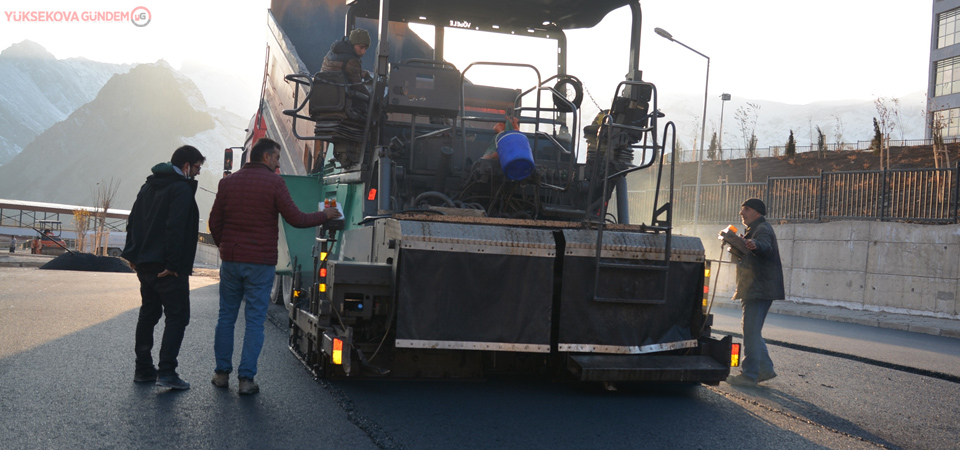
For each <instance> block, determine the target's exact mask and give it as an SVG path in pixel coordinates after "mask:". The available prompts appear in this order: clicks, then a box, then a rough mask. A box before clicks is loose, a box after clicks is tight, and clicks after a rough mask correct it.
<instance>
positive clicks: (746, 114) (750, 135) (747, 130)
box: [734, 103, 760, 183]
mask: <svg viewBox="0 0 960 450" xmlns="http://www.w3.org/2000/svg"><path fill="white" fill-rule="evenodd" d="M759 109H760V105H759V104H757V103H747V106H746V107H743V106H741V107H739V108H737V112H736V114H734V118H735V119H736V120H737V124H738V125H739V126H740V137H741V138H742V139H743V148H745V149H747V155H746V173H745V176H744V178H745V180H746V181H747V182H748V183H749V182H752V181H753V156H754V152H755V151H756V148H757V137H756V130H757V116H758V114H757V111H758V110H759Z"/></svg>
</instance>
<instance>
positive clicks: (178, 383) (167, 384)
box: [157, 374, 190, 390]
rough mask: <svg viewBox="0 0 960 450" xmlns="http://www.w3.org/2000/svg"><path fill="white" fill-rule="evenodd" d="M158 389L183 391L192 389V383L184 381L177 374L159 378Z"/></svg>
mask: <svg viewBox="0 0 960 450" xmlns="http://www.w3.org/2000/svg"><path fill="white" fill-rule="evenodd" d="M157 387H164V388H170V389H179V390H183V389H190V383H187V382H186V381H183V380H182V379H181V378H180V375H177V374H172V375H160V376H157Z"/></svg>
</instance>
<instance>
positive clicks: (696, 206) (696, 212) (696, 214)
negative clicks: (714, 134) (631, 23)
mask: <svg viewBox="0 0 960 450" xmlns="http://www.w3.org/2000/svg"><path fill="white" fill-rule="evenodd" d="M653 31H654V32H655V33H657V34H658V35H660V37H662V38H664V39H667V40H669V41H671V42H676V43H678V44H680V45H682V46H683V47H684V48H686V49H687V50H690V51H692V52H694V53H696V54H698V55H700V56H702V57H704V58H707V81H706V83H704V87H703V116H701V118H700V123H701V125H700V152H699V154H698V155H697V193H696V195H695V196H694V203H693V223H694V224H698V223H700V178H701V176H702V174H703V140H704V138H705V137H706V135H707V92H708V91H709V90H710V57H709V56H707V55H704V54H703V53H700V52H698V51H696V50H694V49H693V48H691V47H690V46H689V45H687V44H684V43H683V42H680V41H678V40H676V39H674V38H673V35H672V34H670V33H669V32H668V31H667V30H664V29H663V28H654V29H653Z"/></svg>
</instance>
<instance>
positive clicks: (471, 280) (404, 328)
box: [397, 249, 554, 351]
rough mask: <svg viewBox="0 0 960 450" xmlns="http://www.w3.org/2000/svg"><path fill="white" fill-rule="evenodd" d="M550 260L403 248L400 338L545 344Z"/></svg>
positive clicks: (547, 332)
mask: <svg viewBox="0 0 960 450" xmlns="http://www.w3.org/2000/svg"><path fill="white" fill-rule="evenodd" d="M553 263H554V261H553V258H544V257H532V256H515V255H498V254H481V253H465V252H451V251H428V250H416V249H404V250H402V251H401V252H400V264H399V267H398V276H397V278H398V296H399V298H398V300H397V303H398V313H397V339H410V340H419V341H446V342H485V343H509V344H534V345H543V346H548V345H549V344H550V314H551V298H552V296H553ZM520 351H522V350H520Z"/></svg>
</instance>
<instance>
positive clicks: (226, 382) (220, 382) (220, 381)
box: [210, 372, 230, 388]
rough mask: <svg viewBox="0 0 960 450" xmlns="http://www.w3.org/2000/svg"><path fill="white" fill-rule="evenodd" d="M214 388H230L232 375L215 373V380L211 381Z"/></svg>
mask: <svg viewBox="0 0 960 450" xmlns="http://www.w3.org/2000/svg"><path fill="white" fill-rule="evenodd" d="M210 382H211V383H213V385H214V386H216V387H218V388H225V387H229V386H230V373H228V372H214V373H213V379H212V380H210Z"/></svg>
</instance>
